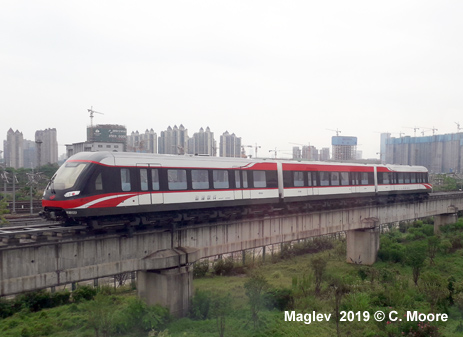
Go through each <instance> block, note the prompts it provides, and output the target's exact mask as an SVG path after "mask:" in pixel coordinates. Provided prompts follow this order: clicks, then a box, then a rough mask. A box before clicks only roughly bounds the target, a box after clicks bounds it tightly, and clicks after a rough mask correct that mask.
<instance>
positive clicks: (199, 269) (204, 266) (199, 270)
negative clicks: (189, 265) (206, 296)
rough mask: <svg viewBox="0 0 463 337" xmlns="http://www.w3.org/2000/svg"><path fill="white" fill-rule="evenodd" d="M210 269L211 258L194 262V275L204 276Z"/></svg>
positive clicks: (195, 276) (196, 276)
mask: <svg viewBox="0 0 463 337" xmlns="http://www.w3.org/2000/svg"><path fill="white" fill-rule="evenodd" d="M208 271H209V260H204V261H198V262H195V263H194V264H193V277H194V278H198V277H204V276H206V274H207V272H208Z"/></svg>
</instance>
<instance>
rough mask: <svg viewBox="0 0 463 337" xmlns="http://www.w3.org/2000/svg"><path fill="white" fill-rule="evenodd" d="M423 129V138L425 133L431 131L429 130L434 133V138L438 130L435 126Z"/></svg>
mask: <svg viewBox="0 0 463 337" xmlns="http://www.w3.org/2000/svg"><path fill="white" fill-rule="evenodd" d="M421 129H422V130H423V131H421V135H422V136H424V133H425V132H426V131H429V130H431V131H432V135H433V136H434V133H435V131H437V129H436V128H435V127H434V126H433V127H432V128H425V127H421Z"/></svg>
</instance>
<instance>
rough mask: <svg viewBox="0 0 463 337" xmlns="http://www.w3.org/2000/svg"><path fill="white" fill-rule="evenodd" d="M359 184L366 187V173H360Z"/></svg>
mask: <svg viewBox="0 0 463 337" xmlns="http://www.w3.org/2000/svg"><path fill="white" fill-rule="evenodd" d="M360 184H361V185H368V173H367V172H361V173H360Z"/></svg>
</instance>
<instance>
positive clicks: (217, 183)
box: [212, 170, 230, 188]
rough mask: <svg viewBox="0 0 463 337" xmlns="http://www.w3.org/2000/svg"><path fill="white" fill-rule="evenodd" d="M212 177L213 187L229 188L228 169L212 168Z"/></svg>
mask: <svg viewBox="0 0 463 337" xmlns="http://www.w3.org/2000/svg"><path fill="white" fill-rule="evenodd" d="M212 179H213V182H214V188H229V187H230V185H229V182H228V171H226V170H213V171H212Z"/></svg>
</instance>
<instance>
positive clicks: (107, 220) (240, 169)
mask: <svg viewBox="0 0 463 337" xmlns="http://www.w3.org/2000/svg"><path fill="white" fill-rule="evenodd" d="M430 188H431V185H430V184H429V183H428V181H427V170H426V168H424V167H418V166H414V167H411V166H398V165H362V164H340V163H323V162H306V163H302V162H294V161H275V160H256V159H242V158H217V157H205V156H189V155H185V156H173V155H154V154H139V153H128V152H81V153H78V154H76V155H74V156H72V157H71V158H69V159H68V160H67V161H66V162H65V163H64V164H63V165H62V166H61V167H60V168H59V169H58V171H57V172H56V174H55V175H54V176H53V178H52V179H51V181H50V183H49V184H48V186H47V188H46V189H45V191H44V195H43V198H42V206H43V212H42V213H41V215H42V216H43V217H44V218H46V219H52V220H61V221H65V222H67V223H70V224H74V223H80V224H83V223H84V224H88V225H89V226H91V227H99V226H102V225H105V224H111V223H121V222H122V223H126V224H132V225H136V224H148V223H156V222H160V221H162V220H166V221H168V219H172V218H176V219H180V220H182V219H183V220H185V219H188V218H193V217H199V218H200V217H206V218H207V217H226V216H228V215H229V214H235V213H238V214H240V213H241V214H245V213H246V212H248V211H249V210H250V209H251V210H263V209H272V208H277V209H284V208H285V207H287V205H296V204H297V203H301V202H302V203H310V202H313V203H314V204H315V202H317V201H318V202H320V201H323V202H325V201H326V200H363V199H364V200H367V198H369V199H368V200H372V198H377V197H380V196H383V195H384V196H392V197H395V196H397V195H401V194H410V195H424V194H426V193H427V192H429V190H430ZM328 206H329V204H328ZM227 214H228V215H227Z"/></svg>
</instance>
